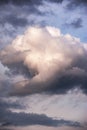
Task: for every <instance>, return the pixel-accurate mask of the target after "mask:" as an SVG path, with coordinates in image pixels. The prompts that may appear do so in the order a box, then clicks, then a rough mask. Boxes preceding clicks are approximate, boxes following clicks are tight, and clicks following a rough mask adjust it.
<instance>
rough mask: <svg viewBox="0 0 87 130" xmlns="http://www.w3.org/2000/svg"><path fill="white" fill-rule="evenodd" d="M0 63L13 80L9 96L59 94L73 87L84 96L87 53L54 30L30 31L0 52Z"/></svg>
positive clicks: (11, 80) (38, 29)
mask: <svg viewBox="0 0 87 130" xmlns="http://www.w3.org/2000/svg"><path fill="white" fill-rule="evenodd" d="M0 60H1V63H2V64H3V65H4V66H7V67H8V69H9V72H7V73H6V74H8V73H9V76H10V75H11V76H12V77H10V78H9V82H10V84H11V86H12V87H11V88H12V89H11V90H9V91H10V92H9V93H10V94H12V95H26V94H33V93H40V92H46V93H59V94H60V93H66V92H67V91H68V90H70V89H73V88H75V87H79V88H81V89H82V90H83V92H84V93H87V89H86V86H87V49H86V47H85V45H84V44H83V43H81V42H80V40H79V39H78V38H75V37H72V36H71V35H69V34H66V35H63V34H61V32H60V30H59V29H57V28H54V27H49V26H47V27H36V26H35V27H29V28H28V30H27V31H26V32H25V33H24V35H21V36H18V37H17V38H16V39H15V40H14V41H13V42H12V44H11V45H9V46H7V47H5V48H4V49H2V50H1V51H0Z"/></svg>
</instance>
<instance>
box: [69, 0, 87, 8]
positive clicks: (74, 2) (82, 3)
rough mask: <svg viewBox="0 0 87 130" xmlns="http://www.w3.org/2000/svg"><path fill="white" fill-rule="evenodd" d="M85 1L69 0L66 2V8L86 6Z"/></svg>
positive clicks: (86, 2)
mask: <svg viewBox="0 0 87 130" xmlns="http://www.w3.org/2000/svg"><path fill="white" fill-rule="evenodd" d="M86 5H87V1H86V0H71V1H69V3H68V4H67V9H69V10H73V9H75V8H76V7H86Z"/></svg>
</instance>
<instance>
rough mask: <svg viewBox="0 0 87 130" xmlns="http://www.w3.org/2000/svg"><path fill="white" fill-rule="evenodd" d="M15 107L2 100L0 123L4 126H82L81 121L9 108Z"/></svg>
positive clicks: (0, 103) (0, 104)
mask: <svg viewBox="0 0 87 130" xmlns="http://www.w3.org/2000/svg"><path fill="white" fill-rule="evenodd" d="M9 107H11V108H13V107H15V104H13V105H10V104H9V103H5V102H1V101H0V124H1V126H2V128H3V127H4V126H8V125H11V126H28V125H44V126H52V127H57V126H71V127H82V125H81V124H80V123H79V122H74V121H69V120H63V119H61V120H57V119H53V118H51V117H48V116H46V115H43V114H41V115H40V114H34V113H23V112H20V113H16V112H11V111H10V110H8V108H9Z"/></svg>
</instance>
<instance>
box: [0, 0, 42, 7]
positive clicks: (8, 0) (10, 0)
mask: <svg viewBox="0 0 87 130" xmlns="http://www.w3.org/2000/svg"><path fill="white" fill-rule="evenodd" d="M5 4H14V5H19V6H20V5H27V4H29V5H40V4H42V0H37V1H36V0H0V5H5Z"/></svg>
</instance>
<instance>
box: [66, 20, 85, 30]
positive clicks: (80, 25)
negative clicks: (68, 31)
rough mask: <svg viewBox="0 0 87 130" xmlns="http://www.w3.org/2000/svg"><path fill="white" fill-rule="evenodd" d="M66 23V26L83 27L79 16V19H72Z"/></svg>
mask: <svg viewBox="0 0 87 130" xmlns="http://www.w3.org/2000/svg"><path fill="white" fill-rule="evenodd" d="M64 25H65V27H72V28H75V29H79V28H81V27H83V25H82V19H81V18H77V19H75V20H73V21H71V22H70V23H65V24H64Z"/></svg>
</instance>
